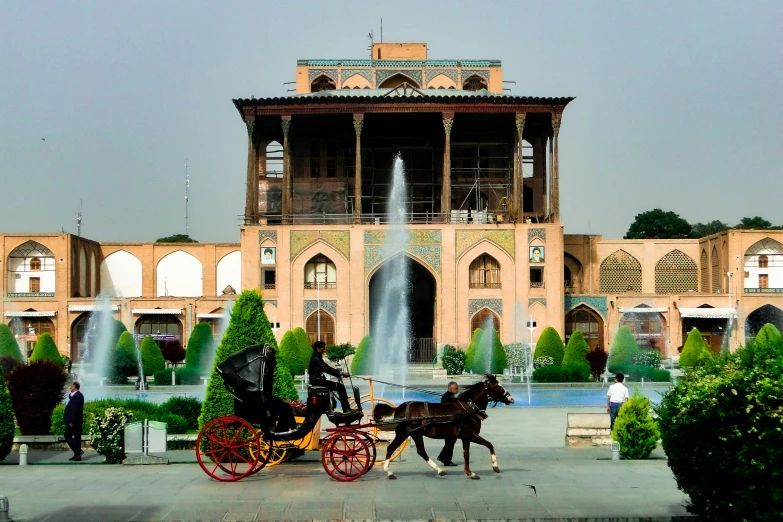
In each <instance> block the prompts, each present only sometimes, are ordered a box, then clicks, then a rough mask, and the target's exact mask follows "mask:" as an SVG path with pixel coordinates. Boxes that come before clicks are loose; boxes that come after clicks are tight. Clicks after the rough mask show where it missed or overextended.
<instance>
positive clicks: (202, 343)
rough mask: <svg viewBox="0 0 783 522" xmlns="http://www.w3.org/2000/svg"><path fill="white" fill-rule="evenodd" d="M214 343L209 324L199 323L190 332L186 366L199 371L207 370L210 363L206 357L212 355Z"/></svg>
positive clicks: (186, 350) (186, 351)
mask: <svg viewBox="0 0 783 522" xmlns="http://www.w3.org/2000/svg"><path fill="white" fill-rule="evenodd" d="M214 342H215V341H214V339H213V338H212V328H211V327H210V326H209V323H198V324H197V325H196V326H195V327H194V328H193V331H192V332H190V338H189V339H188V346H187V348H186V349H185V366H187V367H188V368H196V369H197V370H207V369H208V368H206V366H207V364H208V362H209V361H206V360H205V356H206V355H207V354H209V353H211V351H212V350H211V346H212V343H214Z"/></svg>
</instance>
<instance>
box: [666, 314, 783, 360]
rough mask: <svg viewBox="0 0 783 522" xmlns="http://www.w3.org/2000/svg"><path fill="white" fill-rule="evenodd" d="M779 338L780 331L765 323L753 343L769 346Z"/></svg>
mask: <svg viewBox="0 0 783 522" xmlns="http://www.w3.org/2000/svg"><path fill="white" fill-rule="evenodd" d="M780 338H781V335H780V330H778V329H777V327H776V326H775V325H774V324H772V323H766V324H764V326H762V327H761V328H760V329H759V331H758V333H757V334H756V337H755V338H754V341H757V342H760V343H765V344H769V343H772V342H775V341H777V340H778V339H780ZM683 351H685V349H683ZM680 360H682V359H680Z"/></svg>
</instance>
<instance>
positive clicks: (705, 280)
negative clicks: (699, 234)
mask: <svg viewBox="0 0 783 522" xmlns="http://www.w3.org/2000/svg"><path fill="white" fill-rule="evenodd" d="M699 265H700V269H701V291H702V292H709V291H710V264H709V261H708V260H707V251H706V250H702V251H701V260H700V261H699Z"/></svg>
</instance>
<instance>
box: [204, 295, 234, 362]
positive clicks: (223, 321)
mask: <svg viewBox="0 0 783 522" xmlns="http://www.w3.org/2000/svg"><path fill="white" fill-rule="evenodd" d="M233 309H234V301H226V305H225V306H224V307H223V314H222V315H221V317H220V319H219V320H218V329H217V331H216V332H215V338H214V339H213V340H212V343H211V344H210V345H209V347H208V351H207V352H205V353H204V354H203V355H202V356H201V371H202V372H205V373H204V374H205V375H209V374H210V372H211V371H212V368H214V366H215V356H216V355H217V347H218V346H219V345H220V342H221V341H222V340H223V335H224V334H225V333H226V330H228V323H229V322H230V321H231V310H233Z"/></svg>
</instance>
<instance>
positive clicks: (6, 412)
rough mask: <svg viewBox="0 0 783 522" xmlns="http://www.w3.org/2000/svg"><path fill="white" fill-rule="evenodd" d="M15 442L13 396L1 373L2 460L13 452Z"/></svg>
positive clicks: (0, 458)
mask: <svg viewBox="0 0 783 522" xmlns="http://www.w3.org/2000/svg"><path fill="white" fill-rule="evenodd" d="M13 444H14V408H13V406H12V405H11V396H10V395H9V394H8V389H6V387H5V379H3V374H1V373H0V460H3V459H4V458H6V457H7V456H8V454H9V453H11V446H13Z"/></svg>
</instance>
